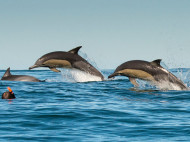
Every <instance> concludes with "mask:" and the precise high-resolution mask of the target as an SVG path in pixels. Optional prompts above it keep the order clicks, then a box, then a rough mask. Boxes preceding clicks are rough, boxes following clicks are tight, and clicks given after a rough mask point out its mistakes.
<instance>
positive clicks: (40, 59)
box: [29, 57, 44, 70]
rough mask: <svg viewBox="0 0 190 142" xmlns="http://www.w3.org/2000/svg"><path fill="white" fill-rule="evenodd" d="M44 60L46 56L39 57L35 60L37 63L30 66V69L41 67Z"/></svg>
mask: <svg viewBox="0 0 190 142" xmlns="http://www.w3.org/2000/svg"><path fill="white" fill-rule="evenodd" d="M43 62H44V58H42V57H41V58H39V59H38V60H37V61H36V62H35V64H34V65H33V66H31V67H29V70H31V69H34V68H38V67H41V66H42V65H43Z"/></svg>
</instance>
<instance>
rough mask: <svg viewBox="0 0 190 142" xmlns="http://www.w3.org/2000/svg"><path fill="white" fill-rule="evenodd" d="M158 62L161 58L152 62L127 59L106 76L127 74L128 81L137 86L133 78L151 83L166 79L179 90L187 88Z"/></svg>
mask: <svg viewBox="0 0 190 142" xmlns="http://www.w3.org/2000/svg"><path fill="white" fill-rule="evenodd" d="M160 62H161V59H158V60H154V61H152V62H147V61H142V60H132V61H128V62H125V63H123V64H121V65H120V66H118V67H117V68H116V70H115V71H114V73H113V74H111V75H110V76H108V78H112V77H114V76H119V75H121V76H127V77H128V78H129V80H130V82H131V83H132V84H133V85H135V86H139V85H138V83H137V82H136V80H135V79H142V80H146V81H150V82H152V83H153V84H156V83H161V82H162V81H166V82H169V83H172V84H175V85H177V86H178V87H179V88H180V89H181V90H187V89H188V87H187V86H186V85H185V84H184V83H183V82H182V81H181V80H179V79H178V78H177V77H176V76H175V75H173V74H172V73H171V72H169V71H167V70H166V69H164V68H163V67H162V66H161V65H160Z"/></svg>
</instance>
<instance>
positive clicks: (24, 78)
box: [1, 68, 41, 82]
mask: <svg viewBox="0 0 190 142" xmlns="http://www.w3.org/2000/svg"><path fill="white" fill-rule="evenodd" d="M1 80H8V81H26V82H41V81H40V80H38V79H37V78H35V77H32V76H28V75H12V74H11V73H10V68H8V69H7V71H6V72H5V74H4V75H3V77H2V78H1Z"/></svg>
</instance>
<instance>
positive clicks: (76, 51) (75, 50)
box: [68, 46, 82, 54]
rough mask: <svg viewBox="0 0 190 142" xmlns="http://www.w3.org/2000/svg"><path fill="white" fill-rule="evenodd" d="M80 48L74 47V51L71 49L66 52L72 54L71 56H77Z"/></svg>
mask: <svg viewBox="0 0 190 142" xmlns="http://www.w3.org/2000/svg"><path fill="white" fill-rule="evenodd" d="M81 47H82V46H78V47H76V48H74V49H71V50H70V51H68V52H69V53H73V54H78V51H79V50H80V48H81Z"/></svg>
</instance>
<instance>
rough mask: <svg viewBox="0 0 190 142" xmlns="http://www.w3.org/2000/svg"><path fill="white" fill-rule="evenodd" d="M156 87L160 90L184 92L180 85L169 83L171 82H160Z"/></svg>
mask: <svg viewBox="0 0 190 142" xmlns="http://www.w3.org/2000/svg"><path fill="white" fill-rule="evenodd" d="M154 85H155V86H156V87H157V88H159V89H160V90H182V89H181V87H179V85H177V84H175V83H172V82H169V81H164V80H163V81H159V82H156V83H154Z"/></svg>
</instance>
